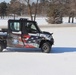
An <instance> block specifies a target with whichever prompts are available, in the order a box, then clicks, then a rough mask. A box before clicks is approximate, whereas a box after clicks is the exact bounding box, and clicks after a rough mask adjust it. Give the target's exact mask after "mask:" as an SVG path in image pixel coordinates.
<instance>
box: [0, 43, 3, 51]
mask: <svg viewBox="0 0 76 75" xmlns="http://www.w3.org/2000/svg"><path fill="white" fill-rule="evenodd" d="M3 49H4V47H3V45H2V44H0V52H2V51H3Z"/></svg>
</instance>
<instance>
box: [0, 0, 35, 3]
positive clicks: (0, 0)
mask: <svg viewBox="0 0 76 75" xmlns="http://www.w3.org/2000/svg"><path fill="white" fill-rule="evenodd" d="M3 1H5V2H7V3H9V2H10V1H11V0H0V2H3ZM32 1H36V0H32Z"/></svg>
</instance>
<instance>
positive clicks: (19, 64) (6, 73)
mask: <svg viewBox="0 0 76 75" xmlns="http://www.w3.org/2000/svg"><path fill="white" fill-rule="evenodd" d="M42 22H43V21H42ZM0 23H1V21H0ZM4 23H5V22H4ZM44 24H45V22H44ZM41 30H42V31H48V32H50V33H51V32H53V37H54V40H55V43H54V45H53V48H52V51H51V52H50V53H42V52H41V50H40V49H14V48H12V49H9V50H6V49H5V50H4V51H3V52H1V53H0V74H1V75H76V27H41Z"/></svg>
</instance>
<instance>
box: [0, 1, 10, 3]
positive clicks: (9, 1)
mask: <svg viewBox="0 0 76 75" xmlns="http://www.w3.org/2000/svg"><path fill="white" fill-rule="evenodd" d="M3 1H5V2H7V3H9V2H10V0H0V2H3Z"/></svg>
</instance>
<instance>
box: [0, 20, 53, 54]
mask: <svg viewBox="0 0 76 75" xmlns="http://www.w3.org/2000/svg"><path fill="white" fill-rule="evenodd" d="M2 38H4V36H2ZM1 40H2V39H1ZM1 40H0V51H2V50H3V49H4V48H6V47H15V48H41V50H42V52H45V53H49V52H50V50H51V47H52V45H53V44H54V39H53V36H52V33H49V32H43V31H41V30H40V29H39V27H38V26H37V23H36V22H35V21H30V20H27V19H19V20H9V21H8V31H7V35H5V39H3V40H2V41H1Z"/></svg>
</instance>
